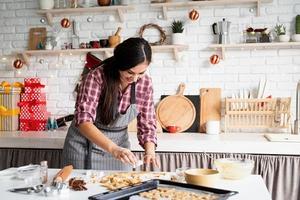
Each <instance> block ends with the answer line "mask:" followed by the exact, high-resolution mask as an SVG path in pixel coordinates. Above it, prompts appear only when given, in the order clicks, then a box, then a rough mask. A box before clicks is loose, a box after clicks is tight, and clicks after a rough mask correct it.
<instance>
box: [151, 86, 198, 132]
mask: <svg viewBox="0 0 300 200" xmlns="http://www.w3.org/2000/svg"><path fill="white" fill-rule="evenodd" d="M184 89H185V84H184V83H181V84H180V85H179V88H178V92H177V93H176V95H171V96H168V97H166V98H164V99H163V100H161V102H160V103H159V104H158V106H157V109H156V113H157V119H158V121H159V122H160V124H161V126H162V128H163V129H165V130H167V127H168V126H171V125H175V126H177V127H179V130H178V131H177V132H184V131H186V130H187V129H188V128H189V127H190V126H191V125H192V124H193V122H194V121H195V118H196V109H195V106H194V105H193V103H192V102H191V101H190V100H189V99H188V98H186V97H185V96H183V92H184Z"/></svg>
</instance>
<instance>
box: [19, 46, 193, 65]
mask: <svg viewBox="0 0 300 200" xmlns="http://www.w3.org/2000/svg"><path fill="white" fill-rule="evenodd" d="M186 49H188V45H159V46H152V51H153V52H163V51H171V52H173V54H174V58H175V59H176V60H178V59H179V56H178V52H180V51H183V50H186ZM113 50H114V48H97V49H65V50H28V51H23V52H19V53H17V54H18V56H19V57H21V58H22V59H23V60H24V62H25V64H26V65H27V66H29V65H30V56H47V55H75V54H84V53H88V52H92V53H98V52H100V53H101V52H102V53H104V54H105V57H109V56H111V55H112V53H113Z"/></svg>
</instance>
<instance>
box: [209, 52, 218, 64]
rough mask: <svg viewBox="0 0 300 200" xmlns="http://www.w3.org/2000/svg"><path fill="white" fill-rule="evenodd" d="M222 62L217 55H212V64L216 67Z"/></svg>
mask: <svg viewBox="0 0 300 200" xmlns="http://www.w3.org/2000/svg"><path fill="white" fill-rule="evenodd" d="M219 62H220V57H219V56H218V55H216V54H214V55H212V56H211V57H210V63H211V64H213V65H216V64H218V63H219Z"/></svg>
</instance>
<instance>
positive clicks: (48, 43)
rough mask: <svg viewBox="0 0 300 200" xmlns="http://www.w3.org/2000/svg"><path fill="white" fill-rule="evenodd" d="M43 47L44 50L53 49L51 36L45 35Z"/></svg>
mask: <svg viewBox="0 0 300 200" xmlns="http://www.w3.org/2000/svg"><path fill="white" fill-rule="evenodd" d="M45 49H46V50H52V49H53V37H46V41H45Z"/></svg>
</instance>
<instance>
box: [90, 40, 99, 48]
mask: <svg viewBox="0 0 300 200" xmlns="http://www.w3.org/2000/svg"><path fill="white" fill-rule="evenodd" d="M90 45H91V47H92V48H100V42H99V41H97V40H94V41H90Z"/></svg>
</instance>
